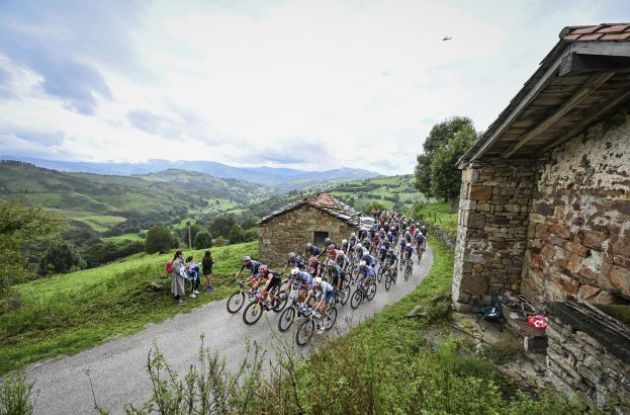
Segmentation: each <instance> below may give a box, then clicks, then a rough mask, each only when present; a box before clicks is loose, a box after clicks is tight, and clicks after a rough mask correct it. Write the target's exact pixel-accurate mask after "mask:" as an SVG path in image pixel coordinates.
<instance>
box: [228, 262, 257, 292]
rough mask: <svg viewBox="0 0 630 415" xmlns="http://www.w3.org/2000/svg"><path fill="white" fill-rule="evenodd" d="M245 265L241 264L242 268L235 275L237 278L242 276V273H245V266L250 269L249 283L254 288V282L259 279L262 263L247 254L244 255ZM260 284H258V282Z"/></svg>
mask: <svg viewBox="0 0 630 415" xmlns="http://www.w3.org/2000/svg"><path fill="white" fill-rule="evenodd" d="M242 262H243V266H241V269H240V270H239V271H238V272H237V273H236V275H235V276H234V277H235V278H236V279H238V278H240V276H241V274H242V273H243V271H244V270H245V268H247V269H248V270H249V273H250V275H249V277H247V285H248V286H249V287H251V288H254V283H255V281H256V279H257V275H258V270H259V268H260V266H261V265H262V264H261V263H260V262H258V261H254V260H253V259H251V258H250V257H249V256H247V255H245V256H244V257H243V261H242ZM256 285H258V284H256Z"/></svg>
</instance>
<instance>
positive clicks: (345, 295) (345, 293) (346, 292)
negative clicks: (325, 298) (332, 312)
mask: <svg viewBox="0 0 630 415" xmlns="http://www.w3.org/2000/svg"><path fill="white" fill-rule="evenodd" d="M349 299H350V285H348V284H344V287H343V290H342V291H341V300H340V303H341V305H346V304H348V300H349Z"/></svg>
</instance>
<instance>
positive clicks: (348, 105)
mask: <svg viewBox="0 0 630 415" xmlns="http://www.w3.org/2000/svg"><path fill="white" fill-rule="evenodd" d="M622 21H630V3H628V2H627V1H594V0H591V1H586V0H584V1H580V0H577V1H575V0H574V1H542V0H541V1H516V0H514V1H474V2H473V1H463V0H462V1H440V2H435V1H426V2H425V1H402V0H400V1H398V0H387V1H385V0H384V1H269V2H267V1H264V2H263V1H240V2H229V1H212V2H211V1H177V2H172V1H171V2H162V1H129V0H125V1H118V2H111V1H98V0H92V1H88V2H86V1H66V0H56V1H37V0H35V1H33V0H29V1H6V0H0V154H4V155H12V156H20V155H21V156H29V157H40V158H49V159H63V160H81V161H107V160H111V161H143V160H147V159H154V158H161V159H171V160H213V161H219V162H224V163H228V164H232V165H268V166H282V167H297V168H305V169H327V168H335V167H341V166H346V167H359V168H366V169H370V170H375V171H378V172H381V173H385V174H397V173H409V172H411V171H412V169H413V166H414V164H415V155H416V154H417V153H418V152H420V151H421V148H422V147H421V146H422V141H423V139H424V137H425V136H426V135H427V133H428V132H429V130H430V128H431V126H432V125H433V124H434V123H435V122H438V121H440V120H443V119H445V118H447V117H451V116H454V115H465V116H469V117H471V118H472V119H473V121H474V122H475V125H476V127H477V129H479V130H483V129H485V128H486V127H487V126H488V125H489V124H490V123H491V122H492V121H493V119H494V118H495V117H496V116H497V115H498V114H499V112H500V111H501V110H502V109H503V108H504V107H505V106H506V104H507V103H508V102H509V100H510V99H511V98H512V97H513V96H514V94H515V93H516V92H517V91H518V89H519V88H520V86H521V85H522V84H523V82H524V81H525V80H526V79H527V78H528V77H529V76H530V75H531V74H532V73H533V71H534V70H535V69H536V67H537V65H538V63H539V62H540V60H541V59H542V58H543V57H544V55H545V54H546V53H547V52H548V50H549V49H551V47H553V45H554V44H555V43H556V42H557V40H558V33H559V32H560V30H561V29H562V28H563V27H564V26H567V25H579V24H595V23H601V22H622ZM447 35H448V36H451V37H452V40H450V41H447V42H443V41H442V38H443V37H444V36H447Z"/></svg>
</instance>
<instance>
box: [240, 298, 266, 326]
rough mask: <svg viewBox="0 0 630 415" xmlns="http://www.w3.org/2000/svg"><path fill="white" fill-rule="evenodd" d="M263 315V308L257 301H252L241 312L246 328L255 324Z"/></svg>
mask: <svg viewBox="0 0 630 415" xmlns="http://www.w3.org/2000/svg"><path fill="white" fill-rule="evenodd" d="M262 315H263V307H262V304H260V303H259V302H258V301H252V302H251V303H249V304H248V305H247V307H245V311H244V312H243V321H244V322H245V324H247V325H248V326H251V325H252V324H256V323H257V322H258V320H260V318H261V317H262Z"/></svg>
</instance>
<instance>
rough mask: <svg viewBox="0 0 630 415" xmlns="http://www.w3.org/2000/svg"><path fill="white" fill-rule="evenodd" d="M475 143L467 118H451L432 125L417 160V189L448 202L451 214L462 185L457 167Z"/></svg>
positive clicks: (471, 125) (473, 133)
mask: <svg viewBox="0 0 630 415" xmlns="http://www.w3.org/2000/svg"><path fill="white" fill-rule="evenodd" d="M476 139H477V133H476V132H475V129H474V126H473V123H472V121H471V120H470V119H469V118H466V117H454V118H451V119H448V120H445V121H443V122H441V123H438V124H436V125H434V126H433V128H431V132H430V133H429V136H428V137H427V138H426V139H425V141H424V144H423V149H424V152H423V153H422V154H420V155H418V157H417V162H418V163H417V164H416V169H415V183H414V184H415V187H416V189H418V190H419V191H421V192H422V193H424V194H425V195H426V196H430V197H431V196H432V197H439V198H442V199H444V200H445V201H448V202H449V204H450V206H451V211H454V209H455V201H456V200H457V196H458V195H459V188H460V185H461V172H460V171H459V170H458V169H457V166H456V164H457V161H458V160H459V158H460V157H461V156H462V155H463V154H464V153H465V152H466V150H467V149H468V147H469V146H470V145H471V144H472V143H473V142H474V141H475V140H476Z"/></svg>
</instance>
